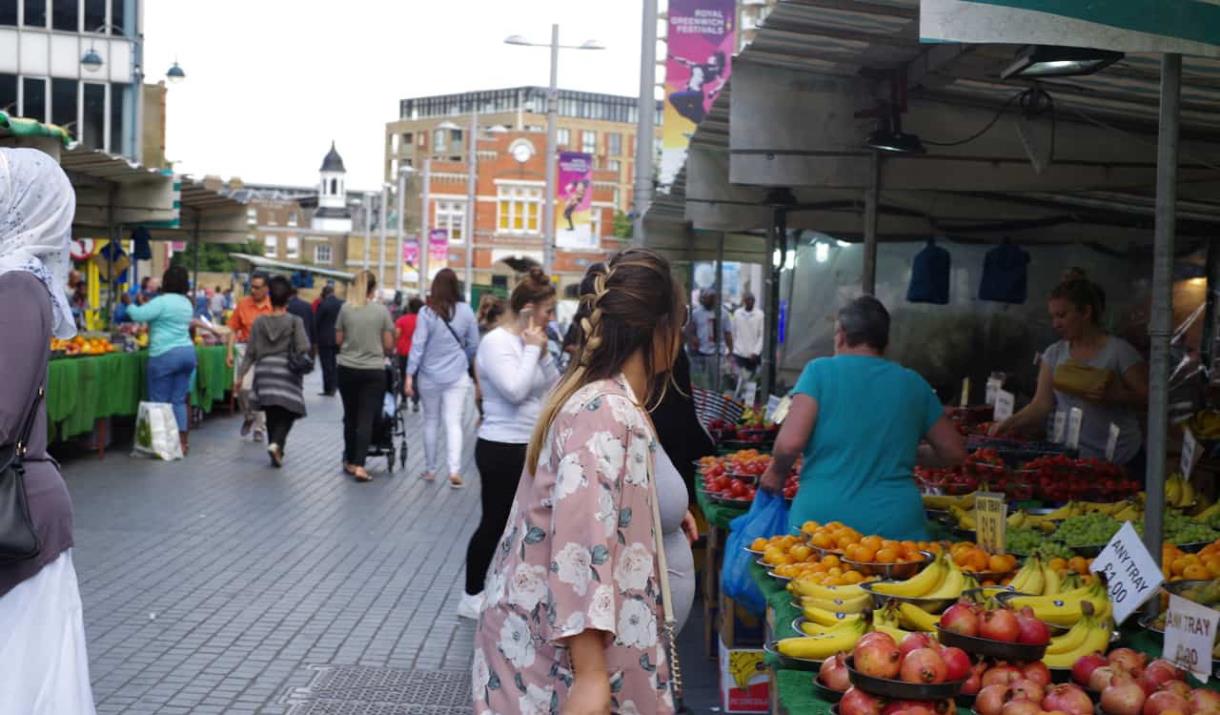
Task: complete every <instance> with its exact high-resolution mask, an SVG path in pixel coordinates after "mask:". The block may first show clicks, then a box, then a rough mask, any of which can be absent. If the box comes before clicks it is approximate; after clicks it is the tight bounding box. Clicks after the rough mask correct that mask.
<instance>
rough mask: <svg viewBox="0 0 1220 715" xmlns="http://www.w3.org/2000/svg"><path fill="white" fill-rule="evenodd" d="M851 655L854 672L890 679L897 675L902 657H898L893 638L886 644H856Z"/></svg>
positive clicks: (873, 642)
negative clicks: (853, 659) (854, 667)
mask: <svg viewBox="0 0 1220 715" xmlns="http://www.w3.org/2000/svg"><path fill="white" fill-rule="evenodd" d="M887 637H888V636H887ZM852 655H853V657H854V658H855V666H856V670H858V671H860V672H861V673H863V674H865V675H870V676H872V677H874V678H890V679H892V678H894V677H896V676H897V675H898V670H899V667H900V661H901V659H902V656H901V655H899V653H898V646H897V645H894V639H893V638H890V639H889V642H888V643H886V642H885V641H882V640H874V641H872V642H871V643H866V644H864V645H859V644H857V645H856V648H855V650H854V651H853V652H852Z"/></svg>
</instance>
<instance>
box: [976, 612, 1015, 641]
mask: <svg viewBox="0 0 1220 715" xmlns="http://www.w3.org/2000/svg"><path fill="white" fill-rule="evenodd" d="M1020 631H1021V627H1020V625H1019V624H1018V623H1017V615H1016V614H1015V613H1013V612H1012V611H1010V610H1008V609H1007V608H997V609H995V610H994V611H984V612H983V617H982V618H980V619H979V637H980V638H987V639H989V640H993V641H1002V642H1004V643H1012V642H1014V641H1016V640H1017V636H1018V635H1019V634H1020Z"/></svg>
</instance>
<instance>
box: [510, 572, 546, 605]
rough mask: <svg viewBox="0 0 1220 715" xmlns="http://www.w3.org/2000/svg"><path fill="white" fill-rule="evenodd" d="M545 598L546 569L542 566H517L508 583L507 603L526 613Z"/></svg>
mask: <svg viewBox="0 0 1220 715" xmlns="http://www.w3.org/2000/svg"><path fill="white" fill-rule="evenodd" d="M544 598H546V569H545V568H543V567H542V566H530V565H529V564H517V568H516V570H515V571H513V576H512V580H511V581H509V582H508V602H509V603H511V604H513V605H514V606H518V607H519V608H522V609H524V610H526V611H532V610H534V607H535V606H537V605H538V604H539V603H541V602H542V599H544Z"/></svg>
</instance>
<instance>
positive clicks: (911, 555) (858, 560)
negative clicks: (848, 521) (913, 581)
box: [801, 521, 939, 578]
mask: <svg viewBox="0 0 1220 715" xmlns="http://www.w3.org/2000/svg"><path fill="white" fill-rule="evenodd" d="M801 533H802V534H804V535H805V537H806V538H807V539H808V542H809V545H810V546H812V547H813V548H814V549H816V550H818V551H819V552H820V553H821V554H822V556H834V557H836V558H837V559H839V561H840V562H841V563H842V564H843V565H845V566H846V567H847V568H849V569H851V570H853V571H858V572H860V573H861V574H864V575H865V576H881V577H884V578H907V577H909V576H913V575H915V574H916V573H918V572H919V570H920V569H921V568H923V567H924V565H925V564H927V563H929V562H930V561H931V560H932V556H931V554H930V553H929V552H930V551H931V550H933V549H939V545H938V544H932V543H930V542H918V541H897V540H893V539H885V538H883V537H881V536H877V535H870V536H865V535H862V534H861V533H860V532H858V531H856V530H855V529H853V528H851V527H849V526H846V525H844V524H842V523H840V522H837V521H832V522H830V523H829V524H825V525H822V524H818V523H817V522H815V521H807V522H805V523H804V524H803V525H802V526H801Z"/></svg>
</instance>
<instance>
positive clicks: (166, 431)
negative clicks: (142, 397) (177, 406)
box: [131, 402, 182, 462]
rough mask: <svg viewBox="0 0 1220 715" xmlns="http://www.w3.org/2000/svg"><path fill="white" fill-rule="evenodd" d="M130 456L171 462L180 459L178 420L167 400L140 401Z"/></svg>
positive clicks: (180, 444) (180, 447) (180, 445)
mask: <svg viewBox="0 0 1220 715" xmlns="http://www.w3.org/2000/svg"><path fill="white" fill-rule="evenodd" d="M131 454H132V456H137V455H144V456H147V457H156V458H158V459H164V460H165V461H167V462H171V461H173V460H175V459H182V443H181V442H180V441H179V440H178V421H177V420H176V419H174V406H173V405H171V404H169V403H168V402H141V403H140V410H139V412H138V413H137V414H136V443H135V447H134V449H132V451H131Z"/></svg>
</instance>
